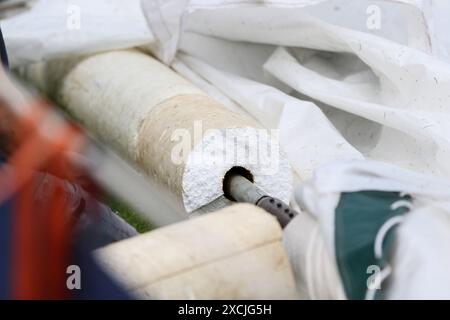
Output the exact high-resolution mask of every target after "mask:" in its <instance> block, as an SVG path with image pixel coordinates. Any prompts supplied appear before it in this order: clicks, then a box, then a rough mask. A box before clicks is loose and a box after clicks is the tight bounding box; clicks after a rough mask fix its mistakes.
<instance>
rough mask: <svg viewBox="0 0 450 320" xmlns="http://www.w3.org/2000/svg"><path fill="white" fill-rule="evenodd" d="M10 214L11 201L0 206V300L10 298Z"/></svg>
mask: <svg viewBox="0 0 450 320" xmlns="http://www.w3.org/2000/svg"><path fill="white" fill-rule="evenodd" d="M11 212H12V201H11V200H8V201H6V202H5V203H2V204H0V299H1V300H4V299H7V298H8V297H9V296H10V287H11V283H10V280H11V264H10V261H11V251H12V250H11V249H12V243H11V236H12V234H11V229H12V221H11Z"/></svg>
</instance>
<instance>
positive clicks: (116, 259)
mask: <svg viewBox="0 0 450 320" xmlns="http://www.w3.org/2000/svg"><path fill="white" fill-rule="evenodd" d="M281 238H282V231H281V228H280V226H279V224H278V222H277V221H276V219H275V218H274V217H272V216H271V215H269V214H268V213H266V212H265V211H264V210H262V209H260V208H257V207H255V206H253V205H249V204H238V205H234V206H230V207H228V208H225V209H222V210H220V211H218V212H214V213H211V214H209V215H204V216H200V217H195V218H193V219H190V220H186V221H184V222H180V223H177V224H173V225H171V226H168V227H164V228H160V229H157V230H156V231H152V232H149V233H147V234H144V235H140V236H137V237H134V238H130V239H127V240H124V241H121V242H117V243H115V244H112V245H109V246H107V247H104V248H101V249H98V250H97V251H96V252H95V255H96V258H97V259H98V261H99V262H100V264H101V265H102V266H103V267H104V269H105V270H107V271H108V272H109V273H111V275H112V276H113V277H115V278H116V279H117V280H118V281H119V282H120V283H121V284H122V285H123V286H124V287H125V288H126V289H127V290H128V292H130V293H131V294H133V295H135V296H136V297H137V298H141V299H293V298H296V297H297V293H296V289H295V283H294V277H293V274H292V271H291V268H290V265H289V262H288V258H287V256H286V254H285V252H284V249H283V246H282V243H281Z"/></svg>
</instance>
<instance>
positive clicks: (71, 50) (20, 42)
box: [1, 0, 154, 65]
mask: <svg viewBox="0 0 450 320" xmlns="http://www.w3.org/2000/svg"><path fill="white" fill-rule="evenodd" d="M1 26H2V30H3V33H4V37H5V42H6V46H7V49H8V52H9V55H10V60H11V64H12V65H18V64H22V63H27V62H31V61H40V60H43V59H52V58H56V57H65V56H72V55H77V54H78V55H79V54H88V53H94V52H98V51H106V50H112V49H121V48H129V47H134V46H139V45H143V44H148V43H151V42H153V41H154V37H153V33H152V31H151V29H150V28H149V27H148V24H147V20H146V18H145V17H144V14H143V12H142V8H141V3H140V1H139V0H127V1H123V0H38V1H36V4H35V5H34V6H33V7H32V9H31V10H29V11H27V12H25V13H23V14H21V15H18V16H15V17H12V18H9V19H6V20H4V21H2V22H1Z"/></svg>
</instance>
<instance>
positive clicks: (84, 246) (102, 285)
mask: <svg viewBox="0 0 450 320" xmlns="http://www.w3.org/2000/svg"><path fill="white" fill-rule="evenodd" d="M3 168H4V167H3ZM1 169H2V165H1V163H0V170H1ZM41 177H45V175H42V174H36V175H35V179H36V178H37V180H42V178H41ZM49 181H50V182H49V183H56V182H55V180H49ZM39 184H41V185H42V183H38V185H39ZM51 189H52V188H51V187H49V188H48V189H40V188H37V189H36V192H39V193H46V191H50V190H51ZM19 192H20V191H19ZM50 192H51V191H50ZM66 192H69V190H66ZM76 196H80V194H77V195H76ZM46 197H47V196H46V195H45V194H41V195H40V196H39V198H41V199H42V198H46ZM68 197H69V194H68ZM14 201H15V198H14V196H13V197H12V198H11V199H9V200H8V201H6V202H4V203H0V300H4V299H11V298H12V296H11V285H12V281H11V279H12V272H11V271H12V269H11V266H12V253H13V252H12V250H13V248H14V244H13V242H12V239H13V236H14V235H13V233H12V231H13V221H12V218H13V214H14ZM35 205H36V206H43V207H45V201H43V202H41V201H36V202H35ZM41 209H42V208H41ZM36 210H37V212H38V211H39V208H36ZM97 238H98V234H97V232H96V230H95V226H92V228H91V229H89V230H85V231H84V232H83V234H81V235H79V237H78V239H74V240H77V241H75V245H74V248H73V252H72V256H73V262H72V264H75V265H78V266H79V267H80V269H81V272H82V274H81V282H82V287H81V290H73V291H69V295H70V297H71V298H72V299H88V300H94V299H108V300H117V299H130V297H129V296H128V295H127V294H126V293H125V291H124V290H123V289H122V288H120V286H119V285H118V284H116V283H115V282H114V280H112V279H111V278H110V277H109V276H108V275H107V274H106V273H105V272H104V271H103V270H102V269H101V268H100V266H99V265H98V264H97V263H96V262H95V260H94V259H93V257H92V256H91V252H92V250H94V249H95V248H96V239H97Z"/></svg>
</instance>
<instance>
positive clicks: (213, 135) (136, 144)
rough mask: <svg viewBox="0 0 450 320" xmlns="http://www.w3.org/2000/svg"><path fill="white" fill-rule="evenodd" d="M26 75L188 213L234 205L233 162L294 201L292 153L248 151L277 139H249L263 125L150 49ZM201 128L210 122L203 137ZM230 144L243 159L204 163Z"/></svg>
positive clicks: (45, 66) (33, 69) (53, 65)
mask: <svg viewBox="0 0 450 320" xmlns="http://www.w3.org/2000/svg"><path fill="white" fill-rule="evenodd" d="M22 74H23V75H24V77H25V78H27V79H28V80H31V82H33V83H34V84H36V85H37V86H38V87H39V88H40V89H41V90H42V91H44V92H46V93H47V94H48V95H50V96H52V97H53V98H54V100H55V101H56V102H58V103H59V104H60V105H62V106H63V107H65V108H66V109H67V110H68V111H69V112H70V113H71V114H73V115H74V116H75V117H76V118H78V119H79V120H80V122H82V123H83V124H84V125H86V126H87V127H88V128H90V130H91V131H93V132H94V133H95V134H96V135H97V137H99V138H100V139H101V140H104V141H106V142H108V143H110V144H112V145H113V146H115V147H116V148H117V149H118V150H119V151H120V152H121V153H122V154H124V155H126V156H127V157H128V158H129V159H131V160H132V161H134V162H135V163H136V164H138V165H139V167H140V168H141V169H142V170H143V171H144V172H145V173H147V174H148V175H150V176H151V177H154V178H156V179H157V180H159V181H161V182H163V183H164V184H166V185H167V186H168V187H169V188H170V189H171V190H172V192H173V193H174V194H176V195H178V196H179V199H180V201H181V202H182V204H183V206H184V208H185V209H186V211H187V212H194V211H198V212H210V211H215V210H217V209H219V208H222V207H225V206H227V205H229V204H230V202H229V200H228V199H227V198H226V197H225V196H224V195H223V186H222V184H223V178H224V176H225V174H226V173H227V172H228V171H229V170H230V169H231V168H233V167H242V168H245V169H246V170H248V171H249V173H250V174H251V176H252V179H253V180H254V182H255V184H257V185H258V186H259V187H260V188H262V189H264V190H265V191H266V192H267V193H268V194H271V195H273V196H275V197H277V198H280V199H281V200H283V201H285V202H287V201H288V200H289V197H290V195H291V190H292V176H291V169H290V166H289V164H288V161H287V160H286V159H285V157H284V156H283V155H282V154H281V153H279V152H278V151H277V152H278V153H277V157H276V158H273V159H271V160H269V161H261V160H259V161H253V160H252V159H249V157H248V156H247V155H248V154H253V155H254V154H258V153H259V152H260V151H261V150H260V149H258V148H261V146H262V145H264V143H267V144H270V141H269V140H270V137H267V139H266V138H261V137H260V136H258V139H259V141H258V143H259V144H258V145H257V146H255V145H254V144H253V143H251V141H250V139H247V137H252V136H254V134H255V132H256V130H259V129H261V128H260V127H259V125H258V124H257V123H256V122H255V121H254V120H253V119H252V118H250V117H246V116H245V115H241V114H237V113H234V112H232V111H230V110H228V109H226V108H225V107H223V106H222V105H221V104H219V103H218V102H216V101H215V100H213V99H212V98H210V97H209V96H207V95H206V94H205V93H203V92H202V91H201V90H200V89H197V88H196V87H195V86H193V85H192V84H191V83H189V82H188V81H186V80H185V79H184V78H182V77H181V76H179V75H178V74H176V73H175V72H174V71H172V70H171V69H169V68H168V67H166V66H165V65H163V64H161V63H160V62H158V61H157V60H155V59H154V58H152V57H150V56H148V55H146V54H145V53H142V52H139V51H135V50H124V51H114V52H108V53H102V54H97V55H94V56H90V57H87V58H83V59H76V60H59V61H51V62H48V63H40V64H37V65H32V66H29V67H27V68H26V69H25V70H24V71H23V72H22ZM198 125H201V126H202V132H201V133H200V136H199V137H198V132H196V129H195V128H196V126H198ZM180 129H184V132H185V133H187V134H188V135H189V136H190V137H191V138H192V140H193V142H192V144H191V145H190V146H189V147H188V148H187V151H186V150H183V151H185V152H181V153H182V155H181V156H180V158H181V159H182V161H179V162H177V161H174V160H173V159H174V155H175V156H176V155H177V152H176V151H177V147H178V146H179V145H180V139H178V138H179V137H178V135H177V132H183V131H180ZM228 133H231V134H230V135H228ZM236 137H238V139H235V138H236ZM196 138H198V139H196ZM261 140H263V141H262V142H261ZM266 140H267V141H266ZM230 145H231V146H232V147H233V149H234V150H236V152H235V155H236V156H233V157H223V158H221V160H223V161H219V162H217V161H208V164H205V163H204V161H203V162H202V161H200V162H199V161H197V160H198V159H200V158H201V157H202V156H205V155H206V159H207V160H211V157H214V156H211V155H215V156H217V155H221V154H225V148H226V147H225V146H227V147H228V149H227V150H230V148H229V147H230ZM256 149H258V150H256ZM208 157H209V158H208ZM268 167H270V169H269V170H268Z"/></svg>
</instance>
